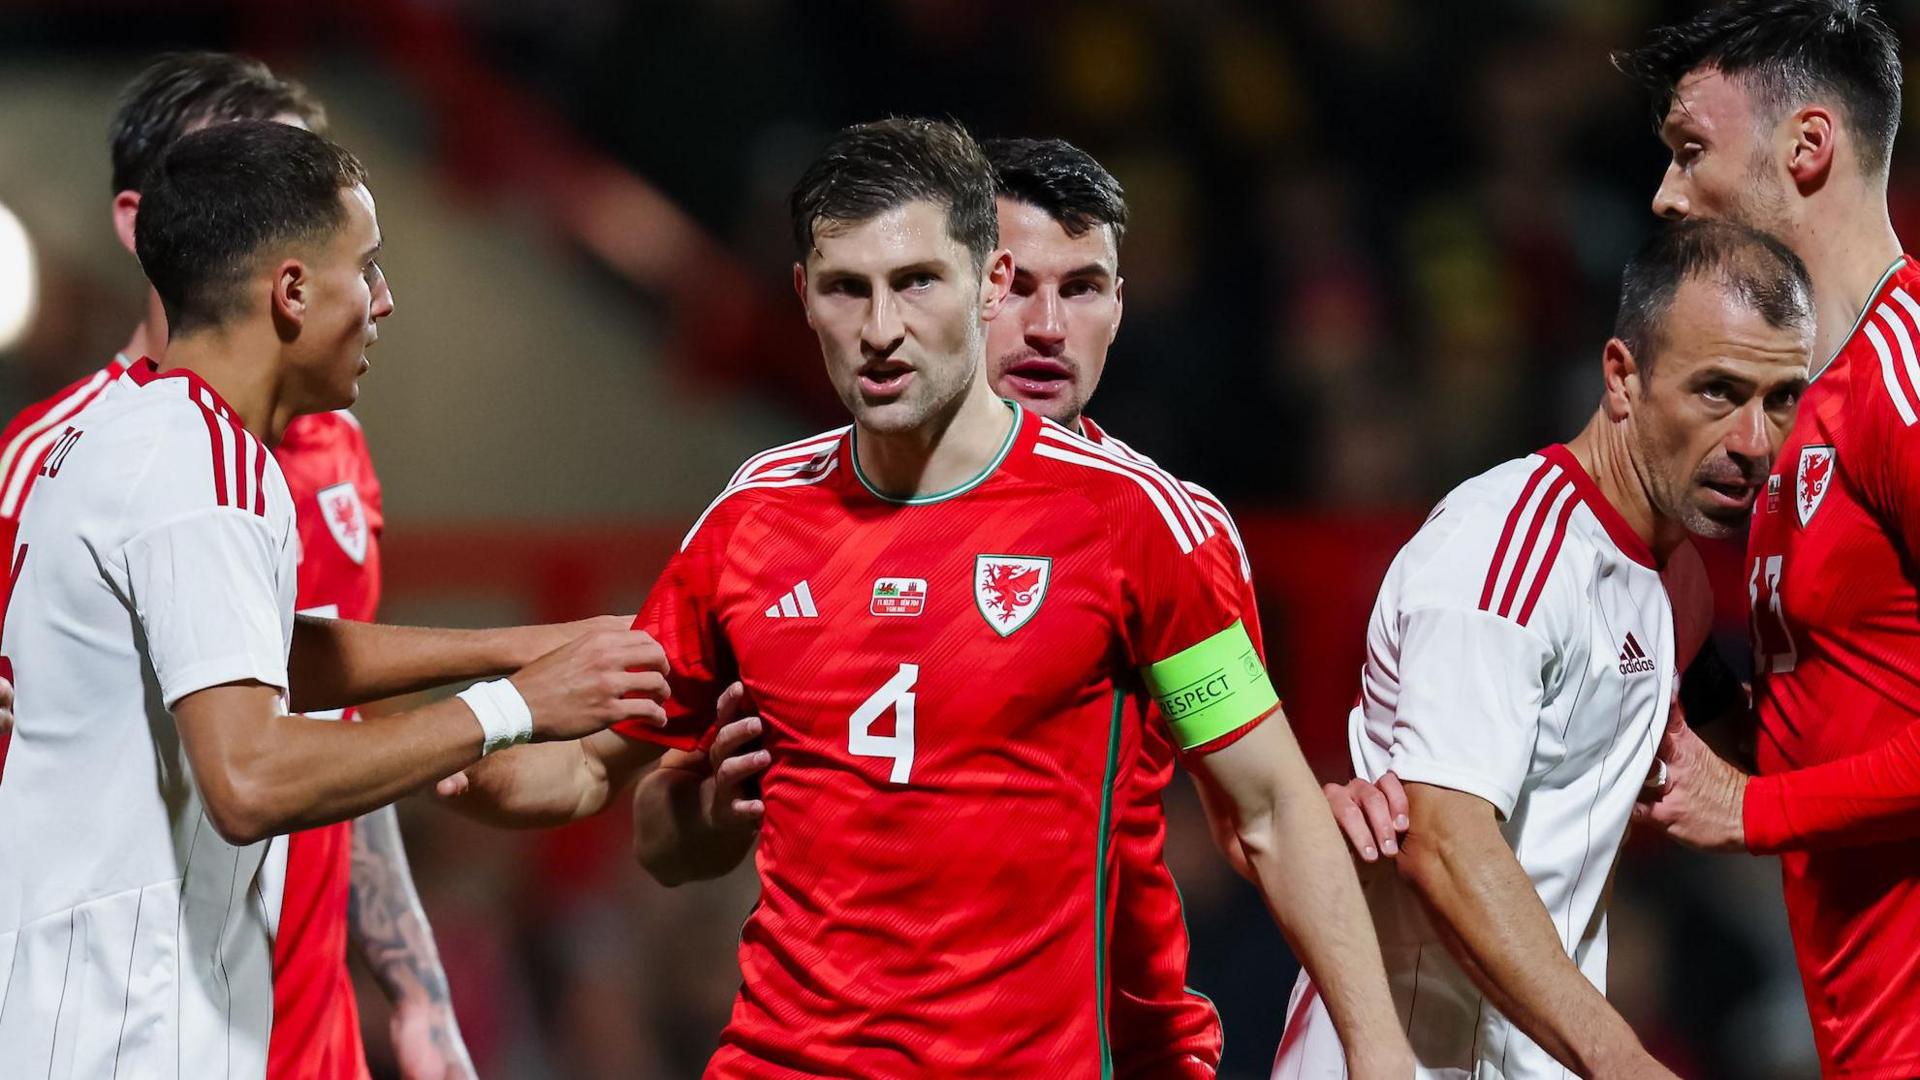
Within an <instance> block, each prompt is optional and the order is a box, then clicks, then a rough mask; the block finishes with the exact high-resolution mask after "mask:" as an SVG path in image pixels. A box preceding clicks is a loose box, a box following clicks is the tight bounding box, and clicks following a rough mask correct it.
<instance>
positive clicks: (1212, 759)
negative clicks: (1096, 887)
mask: <svg viewBox="0 0 1920 1080" xmlns="http://www.w3.org/2000/svg"><path fill="white" fill-rule="evenodd" d="M1189 764H1190V766H1191V767H1192V769H1193V772H1194V775H1195V777H1196V778H1197V779H1198V780H1199V781H1200V783H1201V784H1202V785H1204V786H1205V787H1206V788H1208V789H1209V791H1208V797H1207V799H1206V805H1207V806H1208V808H1209V812H1210V813H1219V814H1225V815H1227V817H1228V821H1227V822H1226V826H1225V828H1219V827H1216V835H1220V836H1222V837H1230V838H1231V839H1230V841H1229V842H1230V843H1231V844H1232V845H1233V846H1235V847H1237V848H1238V849H1239V851H1240V853H1241V856H1242V859H1243V860H1244V862H1245V864H1246V865H1247V867H1248V868H1250V869H1251V871H1252V876H1253V880H1254V883H1255V884H1256V885H1257V886H1259V888H1260V894H1261V896H1262V897H1264V898H1265V900H1266V902H1267V907H1268V909H1269V910H1270V911H1272V912H1273V917H1274V920H1275V921H1276V922H1277V923H1279V925H1280V930H1281V933H1283V934H1284V935H1285V936H1286V938H1287V942H1288V944H1290V945H1291V946H1293V951H1294V954H1295V955H1296V956H1298V957H1299V958H1300V962H1301V964H1302V965H1303V966H1305V967H1306V969H1307V971H1308V972H1309V973H1311V974H1312V976H1313V981H1314V983H1315V984H1316V985H1317V986H1319V987H1320V990H1321V993H1322V994H1323V995H1324V997H1325V999H1326V1002H1327V1011H1328V1012H1329V1013H1330V1014H1331V1015H1332V1017H1333V1022H1334V1026H1335V1027H1336V1028H1337V1029H1338V1030H1339V1032H1340V1040H1341V1043H1342V1044H1343V1045H1344V1046H1346V1047H1348V1048H1349V1049H1348V1066H1349V1068H1350V1069H1352V1071H1353V1074H1354V1075H1355V1076H1364V1077H1373V1076H1379V1077H1386V1076H1392V1077H1406V1076H1408V1075H1410V1074H1411V1073H1412V1071H1413V1055H1412V1052H1411V1051H1410V1050H1409V1049H1408V1047H1407V1041H1406V1037H1405V1036H1404V1035H1403V1034H1402V1033H1401V1029H1400V1024H1399V1021H1398V1019H1397V1018H1396V1016H1395V1013H1394V1008H1393V1000H1392V998H1391V997H1389V996H1388V993H1387V978H1386V972H1385V970H1384V969H1383V968H1382V966H1381V962H1380V944H1379V942H1378V940H1376V938H1375V937H1374V932H1373V919H1372V917H1371V916H1370V915H1369V914H1368V911H1367V905H1366V901H1365V900H1364V899H1363V898H1362V897H1361V895H1360V883H1359V881H1358V880H1357V879H1356V878H1355V877H1354V871H1353V863H1352V861H1351V860H1349V859H1348V858H1347V852H1346V846H1345V845H1344V844H1343V843H1341V840H1340V836H1339V831H1338V830H1337V829H1336V828H1335V827H1334V823H1333V817H1332V815H1331V814H1329V813H1328V812H1327V801H1326V798H1325V796H1323V795H1322V794H1321V792H1320V785H1319V783H1318V782H1317V781H1316V780H1315V779H1314V777H1313V772H1312V770H1310V769H1309V768H1308V767H1307V763H1306V760H1305V759H1304V758H1303V757H1302V756H1301V754H1300V747H1299V745H1298V744H1297V743H1296V742H1295V741H1294V738H1293V731H1292V729H1291V728H1289V727H1288V725H1287V719H1286V716H1285V714H1284V713H1282V712H1280V711H1279V709H1278V708H1277V707H1276V709H1275V710H1274V712H1273V714H1272V715H1270V716H1268V717H1267V718H1266V720H1265V721H1263V722H1261V723H1260V724H1259V725H1258V726H1256V727H1255V728H1254V729H1253V730H1252V731H1249V732H1248V733H1247V734H1246V735H1244V736H1242V737H1241V738H1240V739H1239V740H1238V741H1237V742H1234V743H1233V744H1231V745H1229V746H1227V747H1226V748H1224V749H1222V750H1219V751H1216V752H1214V753H1211V754H1205V755H1201V756H1196V757H1192V758H1190V759H1189Z"/></svg>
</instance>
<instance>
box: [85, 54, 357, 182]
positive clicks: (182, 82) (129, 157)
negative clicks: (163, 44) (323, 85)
mask: <svg viewBox="0 0 1920 1080" xmlns="http://www.w3.org/2000/svg"><path fill="white" fill-rule="evenodd" d="M286 115H292V116H297V117H299V118H300V120H301V122H302V123H304V124H306V125H307V127H308V129H309V130H312V131H316V132H323V133H324V132H325V130H326V126H327V112H326V109H324V108H323V107H321V105H320V102H319V101H318V100H317V99H316V98H315V97H314V96H313V95H312V94H311V93H309V92H308V91H307V88H306V87H304V86H302V85H300V84H299V83H297V82H295V81H294V80H292V79H285V78H281V77H280V76H278V75H275V74H274V73H273V71H272V70H271V69H269V68H268V67H267V65H265V64H263V63H261V62H260V61H258V60H255V59H253V58H251V57H247V56H235V55H234V54H232V53H222V52H175V53H165V54H162V55H161V56H160V57H158V58H157V59H155V60H154V61H153V63H151V64H149V65H148V66H147V68H146V69H145V70H144V71H142V72H141V73H140V74H139V75H137V76H135V77H134V80H133V81H132V82H130V83H128V84H127V86H126V89H124V90H122V91H120V100H119V102H118V104H117V105H116V106H115V107H114V110H113V125H112V128H111V129H110V134H109V136H108V142H109V144H110V146H111V147H112V150H113V190H114V192H115V193H119V192H122V191H144V190H146V179H147V175H148V173H150V172H151V171H152V169H153V166H154V164H155V163H156V162H158V161H159V160H160V157H161V155H163V154H165V153H166V151H167V147H169V146H172V145H173V142H174V140H175V139H178V138H179V137H180V136H182V135H185V134H186V133H187V132H189V131H191V130H193V129H194V128H197V127H202V126H204V125H206V124H209V123H214V122H217V121H223V120H271V119H273V118H274V117H276V116H286Z"/></svg>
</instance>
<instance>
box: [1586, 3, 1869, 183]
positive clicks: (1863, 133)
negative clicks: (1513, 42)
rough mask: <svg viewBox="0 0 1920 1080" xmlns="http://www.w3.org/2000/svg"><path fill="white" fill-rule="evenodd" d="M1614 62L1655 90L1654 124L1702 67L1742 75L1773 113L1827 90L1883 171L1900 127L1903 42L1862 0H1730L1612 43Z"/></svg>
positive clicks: (1865, 160) (1864, 161) (1865, 159)
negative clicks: (1623, 43)
mask: <svg viewBox="0 0 1920 1080" xmlns="http://www.w3.org/2000/svg"><path fill="white" fill-rule="evenodd" d="M1613 64H1614V66H1615V67H1617V68H1619V69H1620V70H1621V72H1623V73H1624V74H1625V75H1626V76H1627V77H1628V78H1630V79H1632V80H1634V81H1635V82H1637V83H1639V84H1641V85H1642V86H1644V87H1646V88H1647V89H1648V90H1650V91H1651V92H1652V93H1653V104H1654V110H1655V120H1654V122H1655V123H1660V122H1661V121H1663V120H1664V119H1665V117H1666V114H1667V110H1668V109H1669V108H1670V107H1671V106H1672V104H1673V94H1674V89H1675V87H1677V86H1678V85H1679V83H1680V80H1681V79H1683V78H1685V77H1686V76H1687V74H1688V73H1689V72H1691V71H1694V70H1695V69H1697V68H1701V67H1711V68H1714V69H1716V70H1718V71H1720V72H1722V73H1723V74H1725V75H1727V76H1729V77H1734V78H1738V79H1740V80H1742V81H1743V82H1744V83H1745V84H1746V86H1747V89H1748V90H1749V92H1751V93H1753V94H1754V95H1755V96H1756V97H1757V98H1759V100H1760V101H1761V102H1763V103H1764V104H1765V105H1766V107H1767V110H1768V112H1769V114H1770V116H1771V117H1773V118H1778V117H1779V116H1780V115H1781V114H1782V113H1783V112H1785V111H1786V110H1787V109H1790V108H1796V107H1798V106H1801V105H1804V104H1806V103H1807V102H1809V101H1812V100H1813V99H1815V98H1816V97H1819V96H1821V95H1823V94H1830V95H1832V96H1834V97H1835V98H1837V99H1838V101H1839V104H1840V106H1841V108H1842V111H1844V112H1845V113H1846V117H1847V123H1848V124H1850V125H1851V126H1852V127H1853V129H1854V131H1855V132H1856V133H1857V134H1858V136H1859V139H1860V164H1861V167H1862V168H1863V169H1864V170H1865V171H1866V172H1867V173H1868V174H1869V175H1874V176H1883V175H1885V174H1886V171H1887V162H1888V159H1889V158H1890V157H1891V156H1892V154H1893V135H1894V132H1895V131H1896V130H1898V129H1899V127H1900V78H1901V75H1900V42H1899V40H1898V39H1896V38H1895V37H1894V35H1893V31H1892V30H1891V29H1889V28H1888V26H1887V24H1886V21H1885V20H1883V19H1882V18H1881V17H1880V16H1879V15H1878V14H1877V13H1875V12H1874V10H1873V9H1872V8H1871V7H1869V6H1868V5H1867V3H1866V2H1865V0H1734V2H1733V3H1730V4H1727V5H1725V6H1723V7H1715V8H1709V9H1707V10H1706V11H1702V12H1701V13H1700V14H1698V15H1695V16H1694V17H1693V18H1691V19H1688V20H1686V21H1685V22H1682V23H1677V24H1675V25H1673V26H1663V27H1661V28H1659V29H1658V30H1655V31H1654V32H1653V33H1652V34H1650V35H1649V36H1648V37H1647V40H1646V41H1645V42H1644V43H1643V44H1641V45H1640V46H1639V47H1638V48H1633V49H1620V50H1617V51H1615V52H1614V54H1613Z"/></svg>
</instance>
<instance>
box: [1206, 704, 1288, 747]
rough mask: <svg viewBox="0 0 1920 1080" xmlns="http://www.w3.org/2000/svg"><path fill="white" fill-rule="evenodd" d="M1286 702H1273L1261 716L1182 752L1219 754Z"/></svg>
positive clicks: (1250, 732)
mask: <svg viewBox="0 0 1920 1080" xmlns="http://www.w3.org/2000/svg"><path fill="white" fill-rule="evenodd" d="M1285 704H1286V703H1285V702H1281V701H1276V702H1274V703H1273V707H1272V708H1270V709H1268V710H1267V711H1266V712H1263V713H1261V714H1260V715H1259V716H1256V717H1254V718H1253V719H1251V720H1249V721H1247V722H1246V723H1244V724H1241V725H1240V726H1239V727H1237V728H1234V729H1233V730H1232V731H1229V732H1227V733H1226V734H1224V735H1221V736H1219V737H1217V738H1214V739H1210V740H1208V741H1207V742H1203V743H1201V744H1200V745H1199V746H1195V747H1193V748H1191V749H1187V750H1182V751H1180V752H1181V753H1182V754H1184V755H1186V756H1188V757H1205V756H1207V755H1208V754H1217V753H1219V752H1220V751H1222V750H1225V749H1226V748H1227V747H1229V746H1232V745H1233V744H1234V743H1237V742H1239V741H1240V740H1241V739H1244V738H1246V737H1247V736H1248V735H1250V734H1252V733H1253V729H1254V728H1257V727H1259V726H1260V725H1261V724H1263V723H1266V721H1267V718H1268V717H1270V716H1272V715H1274V714H1275V713H1278V712H1279V711H1280V710H1281V708H1282V707H1283V706H1284V705H1285Z"/></svg>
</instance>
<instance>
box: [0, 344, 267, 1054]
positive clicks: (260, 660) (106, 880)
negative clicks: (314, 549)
mask: <svg viewBox="0 0 1920 1080" xmlns="http://www.w3.org/2000/svg"><path fill="white" fill-rule="evenodd" d="M271 457H272V455H270V454H269V453H268V452H267V450H266V448H265V447H263V446H262V445H261V444H260V442H259V441H258V440H256V439H254V438H253V436H251V435H249V434H248V433H247V432H246V431H245V430H244V429H243V428H242V427H241V425H240V423H239V421H238V420H237V419H236V418H235V416H234V414H233V411H232V410H231V409H230V408H228V407H227V406H226V404H225V403H224V402H222V401H221V400H220V399H219V397H218V396H217V395H216V394H214V392H213V390H212V389H211V388H210V387H208V386H207V385H206V384H205V383H204V382H202V381H201V380H200V379H199V378H197V377H196V376H194V375H193V374H192V373H191V372H188V371H176V372H169V373H168V374H166V375H164V376H157V375H155V374H154V369H153V366H152V365H151V364H150V363H145V362H143V363H141V364H139V365H136V366H134V367H133V368H132V369H130V370H129V372H128V374H127V376H126V377H124V378H121V379H118V380H115V381H114V382H113V384H112V385H111V386H109V387H108V388H107V390H106V391H105V392H104V393H103V395H102V396H101V398H100V400H99V401H98V402H96V403H94V404H93V405H91V406H90V407H88V409H87V410H86V412H85V414H84V415H82V416H79V417H78V418H77V420H76V421H75V422H72V423H68V424H65V425H63V426H62V433H61V435H60V437H59V438H58V439H56V440H55V442H54V444H53V446H52V447H51V448H50V449H49V450H47V451H46V452H45V454H44V456H43V459H42V463H41V466H40V474H39V476H38V477H37V479H36V481H35V484H34V489H33V492H32V495H31V496H30V498H29V499H28V503H27V507H26V510H25V512H24V514H23V515H22V518H21V525H20V532H19V535H18V538H17V542H16V544H15V546H14V549H13V566H12V573H11V575H10V578H9V581H10V591H9V597H8V604H7V607H6V612H5V620H4V622H3V623H0V655H4V656H5V658H6V661H7V663H8V665H9V666H10V667H11V668H12V672H13V674H14V676H15V682H16V685H15V690H16V694H17V698H16V725H17V726H16V728H15V732H14V740H13V747H12V750H11V753H10V755H9V760H8V767H7V776H6V782H5V783H4V784H0V821H5V822H7V823H8V827H7V828H6V829H0V955H4V956H7V957H8V958H9V963H8V965H7V966H6V967H5V968H4V969H0V1062H3V1063H5V1069H6V1071H7V1072H8V1074H9V1075H12V1074H15V1073H19V1074H22V1075H52V1076H111V1075H116V1073H117V1075H121V1076H142V1077H169V1078H171V1077H193V1076H205V1075H209V1074H210V1073H211V1074H213V1075H221V1076H234V1077H258V1076H261V1075H262V1074H263V1073H264V1072H265V1069H266V1054H267V1033H268V1032H267V1029H268V1023H269V1019H270V1015H271V1008H272V974H273V972H272V944H273V943H272V936H273V922H274V920H275V918H276V917H277V916H278V914H279V910H280V882H281V871H282V865H281V864H282V863H283V861H284V855H285V845H284V844H283V843H281V842H280V841H278V840H275V841H270V842H264V843H256V844H250V845H247V846H245V847H235V846H234V845H231V844H228V843H227V842H226V841H224V840H222V839H221V838H220V836H219V834H218V833H216V832H215V831H214V829H213V826H212V825H211V824H210V823H209V822H208V821H207V817H206V814H205V811H204V809H203V807H202V805H201V801H200V795H199V791H198V789H197V787H196V785H195V784H194V782H193V778H192V775H191V772H190V769H189V767H188V763H187V759H186V755H185V753H184V751H183V749H182V747H181V745H180V741H179V735H178V733H177V731H176V730H175V727H174V721H173V715H172V713H171V711H170V709H171V707H172V705H173V704H174V703H175V702H177V701H178V700H179V699H181V698H182V697H184V696H186V695H188V694H191V693H193V692H195V691H197V690H202V689H205V688H207V687H210V686H217V685H220V684H222V683H229V682H234V681H238V680H244V679H253V680H258V681H260V682H263V683H267V684H269V685H273V686H278V687H282V688H284V687H285V686H286V685H287V649H288V647H289V644H290V642H291V640H292V634H293V610H294V584H295V558H296V552H295V545H296V540H295V526H294V511H293V502H292V499H291V498H290V497H289V495H288V493H287V486H286V483H285V481H284V480H283V479H282V478H281V475H280V469H279V467H278V466H277V465H275V464H274V463H273V461H272V460H271Z"/></svg>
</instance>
